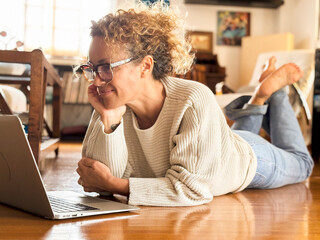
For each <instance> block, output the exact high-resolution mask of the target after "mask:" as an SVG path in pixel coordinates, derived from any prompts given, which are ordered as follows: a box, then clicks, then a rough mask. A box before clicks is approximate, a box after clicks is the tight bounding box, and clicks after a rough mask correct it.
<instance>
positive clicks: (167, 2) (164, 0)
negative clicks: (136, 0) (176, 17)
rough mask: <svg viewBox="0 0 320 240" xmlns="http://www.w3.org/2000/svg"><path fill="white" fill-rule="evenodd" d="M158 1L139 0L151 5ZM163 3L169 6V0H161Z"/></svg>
mask: <svg viewBox="0 0 320 240" xmlns="http://www.w3.org/2000/svg"><path fill="white" fill-rule="evenodd" d="M158 1H159V0H141V2H143V3H144V4H146V5H151V4H154V3H155V2H158ZM163 5H166V6H170V0H163Z"/></svg>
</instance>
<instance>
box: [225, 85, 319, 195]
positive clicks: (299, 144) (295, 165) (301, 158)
mask: <svg viewBox="0 0 320 240" xmlns="http://www.w3.org/2000/svg"><path fill="white" fill-rule="evenodd" d="M249 99H250V96H242V97H240V98H237V99H235V100H234V101H233V102H231V103H230V104H228V105H227V106H226V107H225V113H226V115H227V116H228V117H229V118H230V119H231V120H234V121H235V122H234V124H233V125H232V127H231V128H232V130H233V131H234V132H235V133H236V134H238V135H240V136H241V137H242V138H243V139H245V140H246V141H247V142H248V143H249V144H250V145H251V147H252V149H253V151H254V153H255V155H256V157H257V161H258V162H257V171H256V174H255V176H254V178H253V180H252V182H251V183H250V184H249V186H248V187H247V188H261V189H266V188H276V187H281V186H284V185H287V184H293V183H298V182H302V181H304V180H305V179H307V178H308V177H309V176H310V175H311V173H312V169H313V166H314V162H313V160H312V158H311V156H310V154H309V152H308V149H307V147H306V145H305V142H304V138H303V136H302V133H301V130H300V126H299V124H298V121H297V119H296V116H295V114H294V112H293V109H292V107H291V105H290V103H289V99H288V96H287V94H286V93H285V92H284V91H282V90H280V91H277V92H275V93H274V94H273V95H272V96H271V97H270V98H269V99H268V101H267V102H266V104H265V105H263V106H258V105H250V104H247V102H248V101H249ZM261 127H262V128H263V129H264V130H265V131H266V132H267V133H268V134H269V136H270V139H271V143H270V142H268V141H267V140H265V139H264V138H262V137H261V136H259V131H260V128H261Z"/></svg>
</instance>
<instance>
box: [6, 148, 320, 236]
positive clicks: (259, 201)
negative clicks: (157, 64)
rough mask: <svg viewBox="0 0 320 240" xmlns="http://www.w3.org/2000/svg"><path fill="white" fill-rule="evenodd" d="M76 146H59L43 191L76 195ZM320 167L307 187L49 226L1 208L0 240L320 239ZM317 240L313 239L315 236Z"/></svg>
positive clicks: (78, 188) (78, 152) (45, 174)
mask: <svg viewBox="0 0 320 240" xmlns="http://www.w3.org/2000/svg"><path fill="white" fill-rule="evenodd" d="M80 158H81V144H80V143H79V144H66V143H61V144H60V153H59V157H58V159H59V161H45V163H47V164H49V163H50V164H52V165H50V167H46V171H44V172H43V173H42V176H43V181H44V183H45V185H46V188H47V189H48V190H71V189H72V190H74V191H79V192H81V191H82V190H81V186H80V185H78V184H77V180H78V175H77V174H74V171H75V169H76V168H77V162H78V161H79V159H80ZM319 176H320V165H319V163H316V166H315V169H314V171H313V175H312V176H311V178H310V180H308V182H307V183H299V184H292V185H289V186H285V187H281V188H278V189H270V190H264V189H247V190H244V191H242V192H239V193H235V194H226V195H223V196H219V197H214V198H213V200H212V201H211V202H210V203H208V204H204V205H200V206H193V207H147V206H143V207H141V209H140V210H139V211H136V212H126V213H118V214H109V215H101V216H95V217H84V218H78V219H69V220H61V221H60V220H55V221H50V220H46V219H44V218H41V217H37V216H34V215H32V214H29V213H25V212H23V211H20V210H17V209H14V208H10V207H8V206H5V205H2V204H0V226H1V227H0V236H1V237H0V238H1V239H16V240H18V239H21V240H22V239H23V240H26V239H33V240H40V239H42V240H50V239H55V240H59V239H61V240H65V239H70V240H73V239H77V240H82V239H94V240H97V239H132V240H134V239H138V240H143V239H148V240H149V239H156V240H161V239H166V240H180V239H189V240H194V239H196V240H201V239H206V240H207V239H216V240H219V239H223V240H229V239H260V240H262V239H264V240H268V239H284V240H286V239H290V240H291V239H292V240H307V239H319V236H320V227H319V226H320V217H319V214H320V178H319ZM317 236H318V237H317Z"/></svg>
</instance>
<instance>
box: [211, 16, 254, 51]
mask: <svg viewBox="0 0 320 240" xmlns="http://www.w3.org/2000/svg"><path fill="white" fill-rule="evenodd" d="M217 16H218V21H217V22H218V26H217V45H229V46H240V45H241V39H242V38H243V37H246V36H250V13H249V12H231V11H218V14H217Z"/></svg>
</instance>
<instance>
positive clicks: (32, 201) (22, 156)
mask: <svg viewBox="0 0 320 240" xmlns="http://www.w3.org/2000/svg"><path fill="white" fill-rule="evenodd" d="M0 203H3V204H6V205H9V206H12V207H15V208H18V209H21V210H24V211H27V212H30V213H33V214H36V215H39V216H43V217H45V218H48V219H66V218H76V217H84V216H91V215H99V214H108V213H117V212H125V211H134V210H138V209H139V208H137V207H134V206H130V205H127V204H123V203H119V202H115V201H109V200H105V199H101V198H98V197H91V196H87V195H84V194H80V193H76V192H72V191H52V192H50V191H46V190H45V187H44V184H43V181H42V179H41V175H40V172H39V169H38V167H37V164H36V162H35V159H34V157H33V154H32V151H31V148H30V145H29V142H28V140H27V137H26V134H25V132H24V130H23V126H22V124H21V121H20V119H19V118H18V117H17V116H14V115H0ZM59 205H60V207H59Z"/></svg>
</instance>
